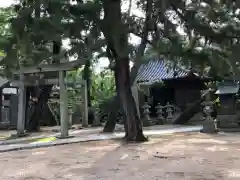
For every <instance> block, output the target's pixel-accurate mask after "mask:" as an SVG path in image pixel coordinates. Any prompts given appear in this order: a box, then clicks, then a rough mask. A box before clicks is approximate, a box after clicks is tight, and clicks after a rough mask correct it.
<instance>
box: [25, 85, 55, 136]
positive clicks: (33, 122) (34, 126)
mask: <svg viewBox="0 0 240 180" xmlns="http://www.w3.org/2000/svg"><path fill="white" fill-rule="evenodd" d="M40 88H41V89H42V91H41V92H40V94H39V97H37V100H38V101H37V102H35V103H34V104H33V105H32V108H33V109H32V111H31V114H30V118H29V121H28V124H27V127H26V129H27V131H29V132H37V131H39V130H40V120H41V118H42V111H43V108H44V106H46V105H47V101H48V98H49V96H50V93H51V91H52V86H51V85H47V86H42V87H40Z"/></svg>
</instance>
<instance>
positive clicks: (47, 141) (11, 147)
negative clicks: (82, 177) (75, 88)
mask: <svg viewBox="0 0 240 180" xmlns="http://www.w3.org/2000/svg"><path fill="white" fill-rule="evenodd" d="M201 128H202V126H185V127H175V128H169V129H162V130H156V129H154V130H144V134H145V135H146V136H159V135H163V134H172V133H180V132H193V131H199V130H200V129H201ZM70 136H74V137H73V138H68V139H57V138H53V137H54V136H50V137H47V138H44V140H43V141H39V140H38V141H35V142H30V143H22V144H2V145H0V152H7V151H16V150H22V149H33V148H39V147H49V146H56V145H64V144H72V143H78V142H86V141H98V140H110V139H116V138H122V137H124V133H123V132H119V133H112V134H104V133H94V134H85V135H84V134H80V135H79V132H78V131H72V132H70Z"/></svg>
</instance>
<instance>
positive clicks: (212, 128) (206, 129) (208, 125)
mask: <svg viewBox="0 0 240 180" xmlns="http://www.w3.org/2000/svg"><path fill="white" fill-rule="evenodd" d="M218 131H219V130H218V129H217V127H216V123H215V122H214V121H213V119H209V118H207V119H206V120H205V121H204V122H203V128H202V129H201V130H200V132H202V133H217V132H218Z"/></svg>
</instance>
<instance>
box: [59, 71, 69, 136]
mask: <svg viewBox="0 0 240 180" xmlns="http://www.w3.org/2000/svg"><path fill="white" fill-rule="evenodd" d="M64 78H65V72H64V71H59V86H60V121H61V137H62V138H65V137H68V129H69V122H68V96H67V88H66V84H65V82H64Z"/></svg>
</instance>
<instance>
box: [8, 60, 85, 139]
mask: <svg viewBox="0 0 240 180" xmlns="http://www.w3.org/2000/svg"><path fill="white" fill-rule="evenodd" d="M82 65H84V61H83V60H81V61H71V62H63V63H59V64H42V65H38V66H29V67H23V68H21V69H20V70H18V71H16V72H14V80H13V82H12V85H14V86H17V87H18V96H19V101H18V120H17V134H18V135H19V136H21V135H24V133H25V121H26V112H25V109H26V87H27V86H35V85H53V84H55V85H59V86H60V122H61V137H62V138H65V137H68V135H69V134H68V130H69V127H68V126H69V124H68V95H67V88H66V83H65V81H64V79H65V74H66V71H70V70H74V69H77V68H79V67H80V66H82ZM50 74H51V75H50ZM49 75H50V77H49ZM84 84H86V83H84ZM85 89H86V86H85ZM84 92H85V93H84V118H83V122H82V124H83V126H87V125H88V105H87V101H88V100H87V94H86V90H85V91H84Z"/></svg>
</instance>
